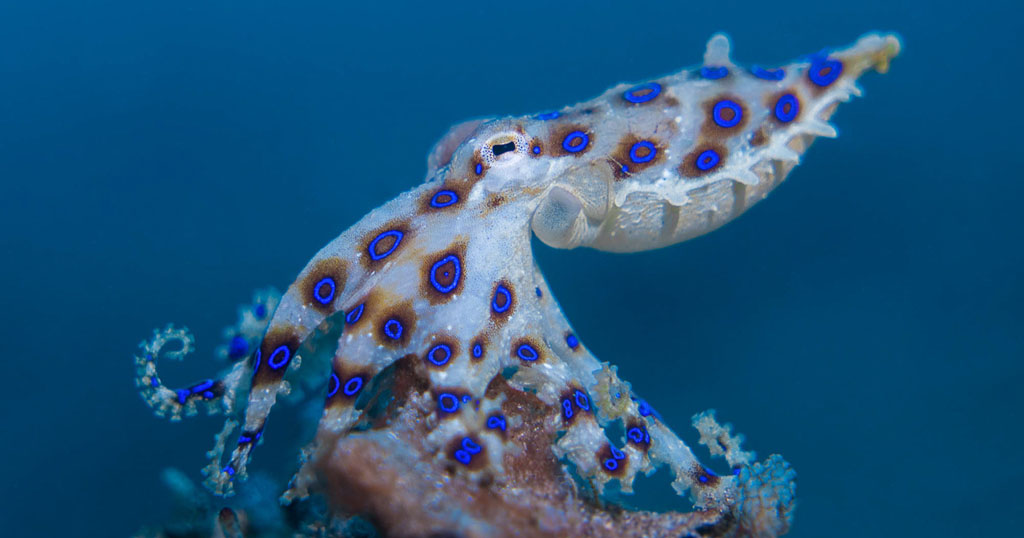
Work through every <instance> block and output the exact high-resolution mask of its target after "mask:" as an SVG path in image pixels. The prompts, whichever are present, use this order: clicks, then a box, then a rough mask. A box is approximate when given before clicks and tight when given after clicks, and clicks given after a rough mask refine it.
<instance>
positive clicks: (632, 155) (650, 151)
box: [622, 140, 658, 172]
mask: <svg viewBox="0 0 1024 538" xmlns="http://www.w3.org/2000/svg"><path fill="white" fill-rule="evenodd" d="M641 148H647V155H644V156H643V157H641V156H640V155H638V154H637V151H638V150H639V149H641ZM657 154H658V148H656V147H654V144H652V143H650V142H648V141H647V140H641V141H639V142H637V143H636V144H633V147H631V148H629V159H630V160H631V161H633V162H635V163H637V164H640V163H646V162H650V160H651V159H653V158H654V156H655V155H657ZM622 168H623V170H622V171H623V172H625V171H626V170H625V168H626V167H625V166H623V167H622Z"/></svg>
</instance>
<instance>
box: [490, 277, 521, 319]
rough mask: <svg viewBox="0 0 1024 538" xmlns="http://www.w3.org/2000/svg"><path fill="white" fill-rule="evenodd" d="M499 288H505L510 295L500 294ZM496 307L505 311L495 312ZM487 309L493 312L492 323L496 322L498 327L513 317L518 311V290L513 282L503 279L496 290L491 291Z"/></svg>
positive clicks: (497, 283)
mask: <svg viewBox="0 0 1024 538" xmlns="http://www.w3.org/2000/svg"><path fill="white" fill-rule="evenodd" d="M499 288H504V289H505V290H507V291H508V293H507V294H506V293H500V294H499V293H498V289H499ZM495 305H497V307H498V308H499V309H500V308H505V310H504V311H502V312H498V311H497V310H495ZM487 308H488V309H489V310H490V312H491V321H492V322H494V325H495V326H496V327H500V326H502V325H504V324H505V322H506V321H508V318H510V317H512V313H513V312H515V311H516V290H515V288H514V287H513V286H512V283H511V282H509V281H508V280H505V279H502V280H499V281H498V282H496V283H495V284H494V288H492V289H491V300H490V302H488V303H487Z"/></svg>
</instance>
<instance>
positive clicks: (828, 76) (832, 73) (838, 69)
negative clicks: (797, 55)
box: [807, 56, 843, 87]
mask: <svg viewBox="0 0 1024 538" xmlns="http://www.w3.org/2000/svg"><path fill="white" fill-rule="evenodd" d="M826 69H827V70H828V73H825V74H822V73H821V72H822V71H825V70H826ZM842 73H843V62H840V61H839V60H829V59H828V58H827V57H821V56H819V57H815V58H814V59H813V60H811V69H810V71H808V72H807V77H808V78H810V79H811V82H813V83H815V84H817V85H818V86H822V87H824V86H828V85H829V84H832V83H833V82H835V81H836V79H837V78H839V75H841V74H842Z"/></svg>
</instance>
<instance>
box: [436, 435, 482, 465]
mask: <svg viewBox="0 0 1024 538" xmlns="http://www.w3.org/2000/svg"><path fill="white" fill-rule="evenodd" d="M465 439H469V440H470V443H468V444H469V446H470V448H472V447H473V445H474V444H475V445H476V448H478V449H479V452H477V453H476V454H473V453H471V452H470V451H469V450H467V449H466V445H464V444H463V443H464V440H465ZM460 451H461V452H463V454H462V456H463V457H465V456H469V463H468V464H467V463H463V462H461V461H459V458H458V454H457V453H458V452H460ZM445 454H448V457H449V458H451V460H452V463H454V464H455V465H454V467H453V468H452V471H454V470H456V469H466V470H469V471H479V470H481V469H483V468H485V467H487V449H486V447H485V446H484V444H483V443H482V442H481V441H480V439H479V438H476V437H473V436H472V435H463V436H459V437H456V438H454V439H452V440H451V441H448V447H447V449H446V450H445Z"/></svg>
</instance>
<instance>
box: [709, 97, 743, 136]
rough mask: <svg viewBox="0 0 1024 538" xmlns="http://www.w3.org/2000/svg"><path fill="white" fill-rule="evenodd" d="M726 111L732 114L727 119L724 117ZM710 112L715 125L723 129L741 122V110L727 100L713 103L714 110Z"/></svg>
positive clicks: (738, 106)
mask: <svg viewBox="0 0 1024 538" xmlns="http://www.w3.org/2000/svg"><path fill="white" fill-rule="evenodd" d="M727 110H728V111H731V112H732V117H729V118H727V117H726V116H725V114H724V113H725V111H727ZM711 112H712V114H711V117H712V118H713V119H714V120H715V123H716V124H718V126H719V127H724V128H726V129H728V128H730V127H735V126H736V125H738V124H739V123H740V121H742V120H743V108H742V107H740V105H739V104H737V103H736V101H731V100H729V99H722V100H721V101H719V102H717V103H715V108H714V109H713V110H712V111H711Z"/></svg>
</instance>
